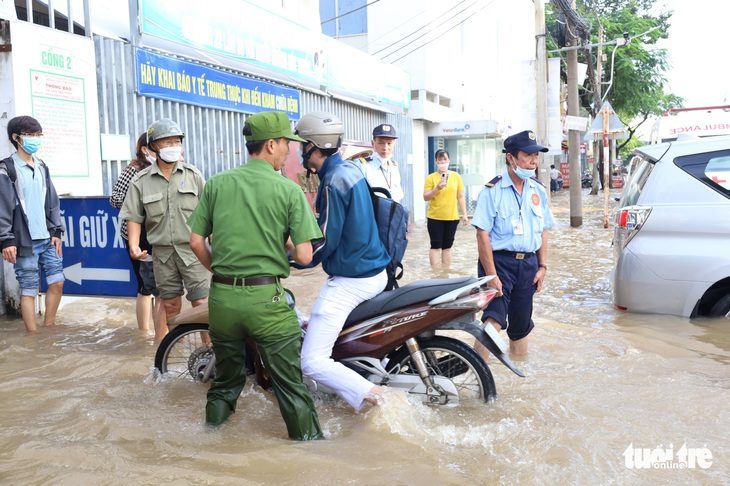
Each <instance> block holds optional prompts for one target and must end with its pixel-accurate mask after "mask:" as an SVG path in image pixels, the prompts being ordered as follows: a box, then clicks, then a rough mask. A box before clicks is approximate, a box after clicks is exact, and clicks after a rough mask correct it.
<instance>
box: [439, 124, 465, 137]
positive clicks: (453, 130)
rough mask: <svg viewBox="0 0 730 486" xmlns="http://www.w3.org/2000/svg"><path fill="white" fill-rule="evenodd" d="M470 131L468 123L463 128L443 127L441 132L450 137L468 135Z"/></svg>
mask: <svg viewBox="0 0 730 486" xmlns="http://www.w3.org/2000/svg"><path fill="white" fill-rule="evenodd" d="M470 130H471V125H469V124H468V123H467V124H465V125H463V126H461V127H443V128H442V129H441V131H442V132H443V134H444V135H450V134H452V133H465V134H466V133H469V131H470Z"/></svg>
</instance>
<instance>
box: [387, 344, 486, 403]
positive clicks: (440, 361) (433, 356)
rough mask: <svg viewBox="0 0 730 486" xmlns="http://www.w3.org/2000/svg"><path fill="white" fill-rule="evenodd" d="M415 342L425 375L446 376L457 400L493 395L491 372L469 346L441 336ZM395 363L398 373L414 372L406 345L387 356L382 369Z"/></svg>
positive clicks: (391, 369) (389, 367)
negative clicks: (457, 395)
mask: <svg viewBox="0 0 730 486" xmlns="http://www.w3.org/2000/svg"><path fill="white" fill-rule="evenodd" d="M418 344H419V346H420V348H421V352H422V353H423V355H424V357H425V358H426V363H427V364H428V369H429V374H430V375H432V376H433V375H438V376H444V377H446V378H449V379H450V380H451V381H452V382H453V383H454V385H455V386H456V389H457V390H458V392H459V400H464V399H470V398H471V399H475V398H476V399H480V400H481V399H483V400H486V401H490V400H494V399H495V398H497V387H496V386H495V384H494V377H493V376H492V372H491V371H490V370H489V367H488V366H487V364H486V363H485V362H484V360H483V359H482V358H481V356H479V354H478V353H477V352H476V351H474V349H473V348H472V347H471V346H469V345H468V344H466V343H465V342H463V341H459V340H458V339H453V338H449V337H445V336H434V337H432V338H431V339H427V340H426V339H419V340H418ZM399 365H400V369H399V370H398V374H412V375H417V374H418V370H417V369H416V367H415V365H414V364H413V363H412V359H411V355H410V353H409V352H408V348H407V347H406V346H402V347H400V348H399V349H397V350H396V351H395V352H394V353H393V354H392V355H391V356H390V357H389V360H388V364H387V365H386V367H385V369H386V371H388V372H390V371H393V370H395V369H396V367H397V366H399Z"/></svg>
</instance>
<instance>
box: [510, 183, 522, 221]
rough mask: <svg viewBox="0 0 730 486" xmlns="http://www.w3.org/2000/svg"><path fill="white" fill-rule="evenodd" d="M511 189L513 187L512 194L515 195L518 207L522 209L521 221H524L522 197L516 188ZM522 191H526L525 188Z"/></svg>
mask: <svg viewBox="0 0 730 486" xmlns="http://www.w3.org/2000/svg"><path fill="white" fill-rule="evenodd" d="M510 187H512V194H514V195H515V199H516V200H517V207H518V208H520V219H522V197H521V196H520V194H519V193H518V192H517V188H515V186H510ZM522 190H523V191H524V190H525V188H524V187H523V188H522Z"/></svg>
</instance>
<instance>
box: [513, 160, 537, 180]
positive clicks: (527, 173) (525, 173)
mask: <svg viewBox="0 0 730 486" xmlns="http://www.w3.org/2000/svg"><path fill="white" fill-rule="evenodd" d="M514 171H515V174H517V177H519V178H520V179H522V180H523V181H526V180H528V179H529V178H530V177H535V169H532V170H528V169H523V168H522V167H520V166H519V165H517V164H515V168H514Z"/></svg>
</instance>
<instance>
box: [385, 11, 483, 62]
mask: <svg viewBox="0 0 730 486" xmlns="http://www.w3.org/2000/svg"><path fill="white" fill-rule="evenodd" d="M464 1H466V0H464ZM464 1H462V2H460V3H458V4H457V5H461V4H462V3H464ZM477 3H479V0H476V1H475V2H474V3H472V4H471V5H467V6H466V7H464V8H463V9H462V10H461V11H459V12H457V13H455V14H454V15H452V16H451V17H449V18H448V19H446V20H445V21H444V22H443V23H446V22H448V21H449V20H451V19H453V18H454V17H457V16H459V15H461V14H462V13H464V12H465V11H467V10H468V9H470V8H471V7H473V6H474V5H476V4H477ZM437 20H440V18H438V17H437V18H436V19H434V20H432V21H431V22H429V23H428V24H426V25H429V24H432V23H434V22H436V21H437ZM443 23H442V24H440V25H439V26H438V27H440V26H441V25H443ZM457 25H458V24H457ZM425 27H426V26H425V25H424V26H423V27H422V28H421V29H418V30H422V29H423V28H425ZM436 29H437V27H434V28H432V29H429V30H428V31H426V32H425V33H424V34H422V35H420V36H418V37H416V38H415V39H413V40H411V41H410V42H407V43H405V44H403V45H402V46H400V47H399V48H398V49H396V50H394V51H393V52H390V53H388V54H385V55H384V56H383V57H382V58H381V60H385V58H386V57H388V56H392V55H393V54H395V53H396V52H398V51H400V50H401V49H405V48H406V47H408V46H409V45H411V44H413V43H414V42H416V41H417V40H419V39H423V38H424V37H426V36H427V35H428V34H430V33H432V32H434V31H435V30H436ZM449 30H450V29H449ZM416 32H418V31H415V32H413V33H411V34H409V35H407V36H406V37H410V36H411V35H413V34H415V33H416ZM446 32H448V30H447V31H446ZM403 39H405V37H404V38H403ZM403 39H400V40H398V41H396V42H394V43H392V44H391V45H389V46H387V47H385V48H383V49H381V50H380V51H378V52H381V51H383V50H385V49H388V48H389V47H393V46H394V45H395V44H396V43H398V42H400V41H401V40H403ZM373 54H377V52H375V53H373Z"/></svg>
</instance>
